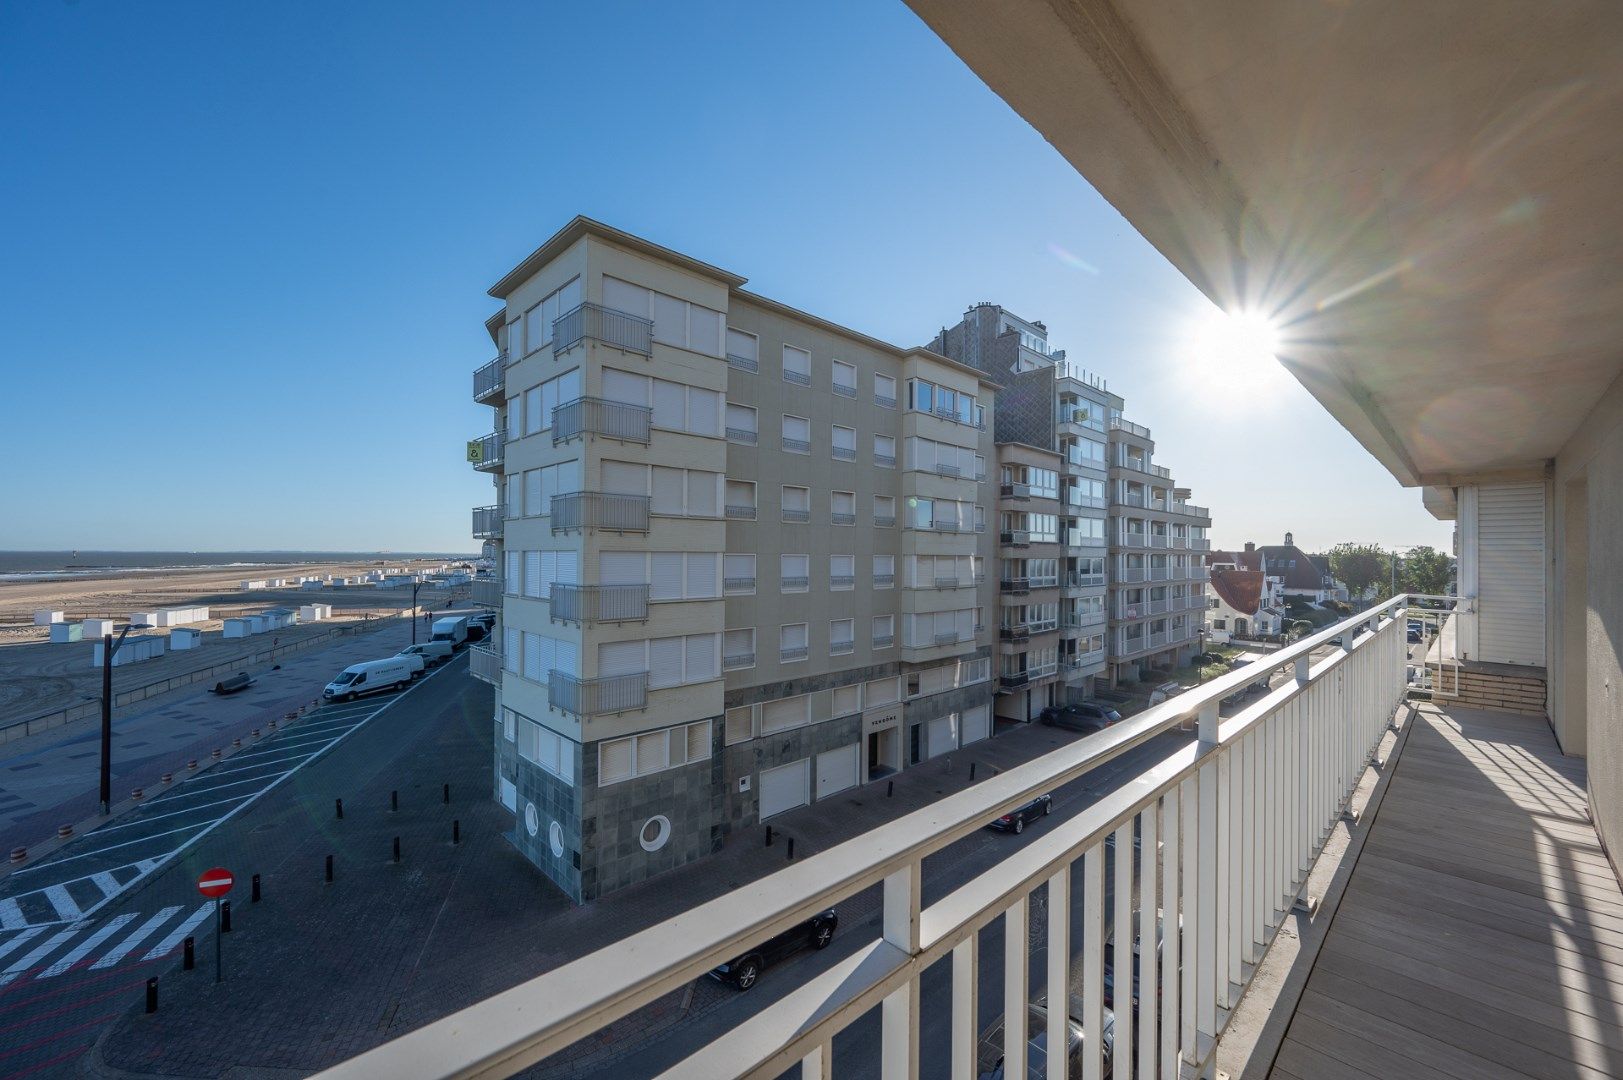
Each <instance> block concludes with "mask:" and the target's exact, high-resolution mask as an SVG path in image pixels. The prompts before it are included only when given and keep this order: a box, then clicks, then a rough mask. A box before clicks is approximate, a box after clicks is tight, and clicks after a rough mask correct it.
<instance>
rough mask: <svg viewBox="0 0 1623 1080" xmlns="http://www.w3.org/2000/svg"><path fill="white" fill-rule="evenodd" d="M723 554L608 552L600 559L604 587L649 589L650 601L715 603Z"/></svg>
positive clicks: (705, 552) (600, 578) (706, 552)
mask: <svg viewBox="0 0 1623 1080" xmlns="http://www.w3.org/2000/svg"><path fill="white" fill-rule="evenodd" d="M720 563H721V555H720V553H719V552H714V551H687V552H683V551H605V552H602V553H601V554H600V555H599V556H598V580H599V581H600V582H601V583H602V584H604V585H642V584H646V585H647V586H648V598H649V599H650V600H714V599H716V598H717V597H719V596H720V595H721V585H720V582H719V581H718V580H717V577H718V575H719V573H720Z"/></svg>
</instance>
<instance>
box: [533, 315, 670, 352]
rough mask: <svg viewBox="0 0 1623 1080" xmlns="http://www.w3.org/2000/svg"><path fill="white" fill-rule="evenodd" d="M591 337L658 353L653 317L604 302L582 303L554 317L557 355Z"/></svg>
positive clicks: (623, 347)
mask: <svg viewBox="0 0 1623 1080" xmlns="http://www.w3.org/2000/svg"><path fill="white" fill-rule="evenodd" d="M587 339H591V340H593V341H601V342H603V343H604V344H605V345H613V346H614V347H615V348H617V349H624V350H625V351H626V352H633V353H639V354H641V355H643V356H653V355H654V324H653V321H652V320H650V319H645V318H643V317H642V316H640V315H632V314H629V313H628V312H624V311H616V310H615V309H614V308H609V307H604V306H603V305H602V304H581V305H580V306H578V307H575V308H571V309H570V310H569V311H566V312H564V313H563V314H562V315H560V316H558V317H557V318H556V319H554V320H553V321H552V354H553V355H554V356H557V355H559V354H560V353H563V352H564V351H566V350H568V349H572V348H574V347H575V346H576V345H577V344H579V343H580V342H581V341H584V340H587Z"/></svg>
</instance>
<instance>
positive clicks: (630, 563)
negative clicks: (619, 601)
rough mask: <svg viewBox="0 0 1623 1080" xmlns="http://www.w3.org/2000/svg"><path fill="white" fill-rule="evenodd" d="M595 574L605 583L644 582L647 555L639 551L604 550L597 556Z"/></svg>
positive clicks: (646, 575) (646, 571)
mask: <svg viewBox="0 0 1623 1080" xmlns="http://www.w3.org/2000/svg"><path fill="white" fill-rule="evenodd" d="M597 576H598V580H599V581H601V582H602V583H603V584H605V585H642V584H646V583H647V581H648V559H647V556H646V555H645V554H644V553H643V552H641V551H605V552H603V553H602V554H600V555H599V556H598V570H597Z"/></svg>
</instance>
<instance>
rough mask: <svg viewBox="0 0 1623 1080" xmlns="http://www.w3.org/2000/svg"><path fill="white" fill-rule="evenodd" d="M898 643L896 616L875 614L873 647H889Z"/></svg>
mask: <svg viewBox="0 0 1623 1080" xmlns="http://www.w3.org/2000/svg"><path fill="white" fill-rule="evenodd" d="M894 644H896V616H894V615H875V616H874V617H873V647H874V648H876V649H888V648H890V647H891V646H892V645H894Z"/></svg>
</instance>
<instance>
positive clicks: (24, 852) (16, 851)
mask: <svg viewBox="0 0 1623 1080" xmlns="http://www.w3.org/2000/svg"><path fill="white" fill-rule="evenodd" d="M26 858H28V849H27V848H25V847H14V848H12V849H11V861H12V862H22V861H23V860H24V859H26Z"/></svg>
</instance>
